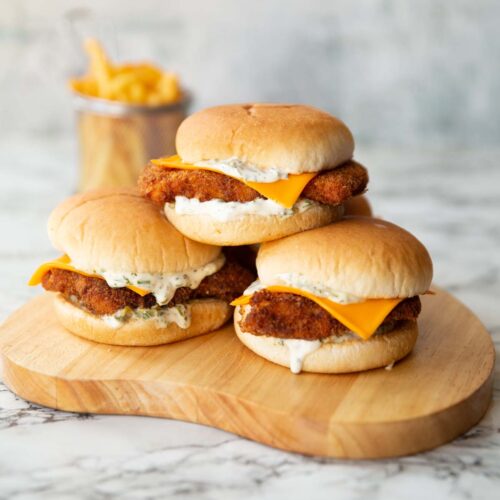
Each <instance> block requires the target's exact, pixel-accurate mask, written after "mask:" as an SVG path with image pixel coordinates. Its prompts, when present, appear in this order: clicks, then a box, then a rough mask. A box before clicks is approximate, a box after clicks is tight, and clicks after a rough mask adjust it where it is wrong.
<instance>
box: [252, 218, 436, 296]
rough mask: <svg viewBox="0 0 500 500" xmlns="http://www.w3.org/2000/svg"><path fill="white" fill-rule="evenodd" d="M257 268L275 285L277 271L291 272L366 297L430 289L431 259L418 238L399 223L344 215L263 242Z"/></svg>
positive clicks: (269, 283) (337, 290)
mask: <svg viewBox="0 0 500 500" xmlns="http://www.w3.org/2000/svg"><path fill="white" fill-rule="evenodd" d="M257 271H258V274H259V278H260V280H261V281H262V283H263V284H264V285H267V286H269V285H273V284H276V282H277V276H278V275H280V274H283V273H294V274H301V275H302V276H301V278H302V279H304V280H306V281H308V282H311V283H312V284H314V283H316V284H320V285H324V286H327V287H328V288H330V289H331V290H334V291H335V292H340V293H347V294H350V295H354V296H356V297H361V298H364V299H376V298H396V297H400V298H407V297H413V296H415V295H418V294H422V293H425V292H426V291H427V290H428V289H429V286H430V284H431V280H432V261H431V258H430V256H429V253H428V252H427V250H426V248H425V247H424V246H423V245H422V243H420V241H418V240H417V239H416V238H415V237H414V236H413V235H411V234H410V233H409V232H407V231H405V230H404V229H402V228H400V227H399V226H396V225H395V224H391V223H390V222H386V221H383V220H379V219H372V218H370V217H346V218H345V219H343V220H341V221H340V222H336V223H334V224H331V225H330V226H325V227H322V228H318V229H311V230H310V231H305V232H303V233H299V234H294V235H292V236H288V237H287V238H283V239H281V240H277V241H273V242H269V243H264V244H262V246H261V247H260V250H259V254H258V256H257ZM278 281H279V280H278Z"/></svg>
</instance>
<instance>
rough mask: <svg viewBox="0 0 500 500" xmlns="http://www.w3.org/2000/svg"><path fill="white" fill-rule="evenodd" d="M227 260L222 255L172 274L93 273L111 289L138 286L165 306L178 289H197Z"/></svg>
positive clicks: (104, 271)
mask: <svg viewBox="0 0 500 500" xmlns="http://www.w3.org/2000/svg"><path fill="white" fill-rule="evenodd" d="M225 260H226V259H225V257H224V255H223V254H220V256H219V257H217V259H215V260H214V261H212V262H209V263H208V264H205V265H204V266H201V267H197V268H194V269H191V270H188V271H183V272H181V273H172V274H161V273H127V272H113V271H106V270H104V269H98V270H93V271H92V272H93V273H95V274H99V275H100V276H102V277H103V278H104V280H105V281H106V283H107V284H108V285H109V286H110V287H111V288H122V287H125V286H127V285H133V286H137V287H139V288H142V289H144V290H147V291H148V292H150V293H152V294H153V295H154V296H155V299H156V302H157V303H158V304H159V305H164V304H168V303H169V302H170V300H172V297H173V296H174V294H175V292H176V291H177V289H178V288H182V287H188V288H191V289H194V288H197V287H198V286H199V284H200V283H201V281H202V280H203V279H204V278H206V277H207V276H210V275H211V274H214V273H216V272H217V271H218V270H219V269H220V268H221V267H222V266H223V265H224V262H225Z"/></svg>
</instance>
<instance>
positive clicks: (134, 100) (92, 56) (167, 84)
mask: <svg viewBox="0 0 500 500" xmlns="http://www.w3.org/2000/svg"><path fill="white" fill-rule="evenodd" d="M85 50H86V52H87V54H88V56H89V61H90V65H89V73H88V75H87V76H85V77H83V78H80V79H74V80H71V81H70V88H71V89H73V90H74V91H75V92H78V93H80V94H84V95H89V96H93V97H100V98H103V99H109V100H112V101H120V102H124V103H128V104H142V105H148V106H160V105H162V104H169V103H172V102H176V101H178V100H179V99H180V97H181V92H180V87H179V81H178V78H177V76H176V75H174V74H173V73H169V72H165V71H162V70H161V69H159V68H158V67H156V66H155V65H154V64H151V63H148V62H142V63H137V64H120V65H113V64H112V63H111V62H110V60H109V59H108V57H107V56H106V53H105V51H104V49H103V48H102V46H101V45H100V44H99V42H98V41H97V40H94V39H88V40H86V42H85Z"/></svg>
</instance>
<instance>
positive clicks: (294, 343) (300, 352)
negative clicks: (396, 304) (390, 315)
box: [276, 322, 394, 373]
mask: <svg viewBox="0 0 500 500" xmlns="http://www.w3.org/2000/svg"><path fill="white" fill-rule="evenodd" d="M393 328H394V323H392V322H391V323H389V324H387V325H382V326H381V327H380V328H378V330H377V331H376V332H375V333H374V334H373V335H374V336H375V335H383V334H384V333H387V332H389V331H391V330H392V329H393ZM352 341H357V342H363V339H362V338H361V337H359V336H358V335H356V334H355V333H354V332H351V331H348V332H346V333H344V334H342V335H332V336H331V337H326V338H324V339H321V340H302V339H276V342H277V343H278V344H280V345H285V346H287V348H288V352H289V356H290V358H289V360H290V361H289V362H290V371H291V372H292V373H300V372H301V371H302V364H303V363H304V360H305V359H306V357H307V356H308V355H309V354H311V353H312V352H314V351H316V350H317V349H319V348H320V347H321V346H322V345H323V344H343V343H344V342H352ZM393 366H394V362H393V363H391V364H390V365H388V366H386V367H385V369H386V370H392V368H393Z"/></svg>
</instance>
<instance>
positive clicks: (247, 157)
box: [176, 104, 354, 174]
mask: <svg viewBox="0 0 500 500" xmlns="http://www.w3.org/2000/svg"><path fill="white" fill-rule="evenodd" d="M176 148H177V153H178V154H179V156H180V157H181V158H182V160H183V161H184V162H188V163H196V162H199V161H203V160H226V159H229V158H234V157H236V158H239V159H240V160H243V161H246V162H248V163H251V164H254V165H257V166H259V167H262V168H265V167H273V168H275V169H277V170H279V171H282V172H287V173H290V174H298V173H302V172H319V171H321V170H325V169H331V168H334V167H336V166H338V165H341V164H342V163H344V162H346V161H347V160H349V159H350V158H351V157H352V154H353V151H354V139H353V137H352V134H351V132H350V131H349V129H348V128H347V126H346V125H345V124H344V123H343V122H342V121H340V120H339V119H337V118H335V117H333V116H331V115H329V114H328V113H325V112H324V111H320V110H319V109H316V108H313V107H311V106H303V105H299V104H232V105H226V106H216V107H213V108H208V109H204V110H202V111H199V112H197V113H194V114H193V115H191V116H189V117H188V118H186V119H185V120H184V121H183V122H182V123H181V125H180V127H179V130H178V131H177V136H176Z"/></svg>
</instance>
